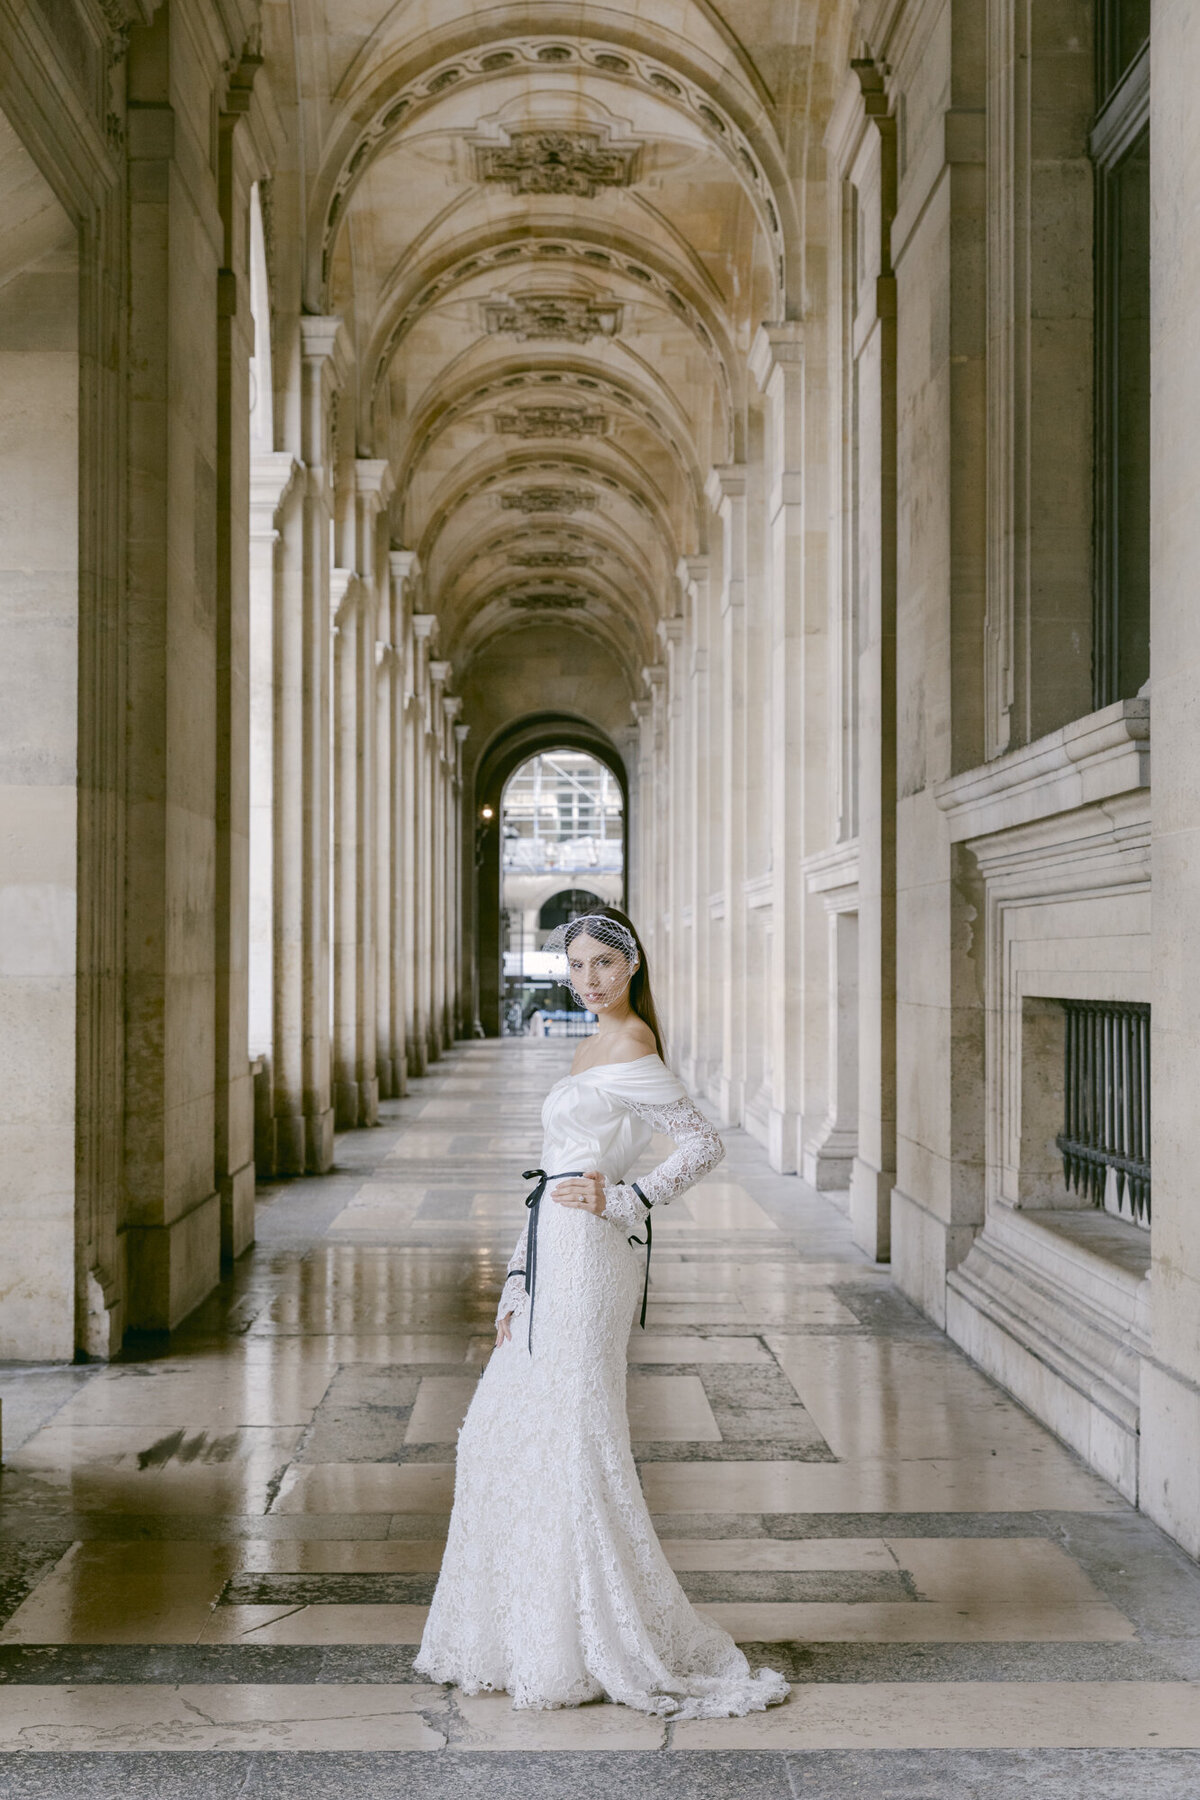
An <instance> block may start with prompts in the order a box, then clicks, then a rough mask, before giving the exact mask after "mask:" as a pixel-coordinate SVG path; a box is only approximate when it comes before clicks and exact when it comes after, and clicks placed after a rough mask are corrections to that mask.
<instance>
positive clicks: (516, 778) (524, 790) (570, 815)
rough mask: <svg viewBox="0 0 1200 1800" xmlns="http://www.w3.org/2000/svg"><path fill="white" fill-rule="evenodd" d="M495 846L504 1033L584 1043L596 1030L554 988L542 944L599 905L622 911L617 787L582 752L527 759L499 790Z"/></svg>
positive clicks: (569, 997)
mask: <svg viewBox="0 0 1200 1800" xmlns="http://www.w3.org/2000/svg"><path fill="white" fill-rule="evenodd" d="M500 837H501V868H500V883H501V893H500V907H501V946H502V947H501V956H502V958H503V970H502V990H503V1003H502V1021H503V1024H502V1028H503V1031H504V1034H505V1036H506V1037H515V1036H520V1035H526V1034H528V1035H534V1036H541V1037H584V1036H587V1035H588V1034H589V1033H590V1032H592V1031H594V1030H595V1026H596V1021H595V1019H594V1018H593V1017H592V1015H591V1014H590V1013H588V1012H584V1011H582V1010H581V1009H580V1007H579V1005H578V1003H577V1002H576V1000H575V998H574V995H573V994H572V993H571V991H570V989H569V988H566V987H563V986H562V985H560V984H559V983H557V982H556V981H555V979H554V976H553V973H552V971H551V968H550V960H549V958H548V957H545V956H544V955H543V954H542V945H543V944H544V943H545V941H546V938H547V937H548V936H549V934H550V932H551V931H553V930H554V929H555V927H556V926H558V925H565V924H566V923H567V921H568V920H570V919H573V918H577V917H578V916H579V915H580V914H581V913H586V912H588V911H589V910H591V908H593V907H595V906H597V905H609V906H623V905H624V895H625V854H624V841H625V820H624V800H623V797H622V793H621V786H620V783H619V782H618V780H617V778H616V776H615V775H614V774H613V772H612V770H611V769H610V768H609V767H608V766H607V764H605V763H603V762H601V761H600V759H599V758H598V757H595V756H591V755H589V754H588V752H587V751H584V750H569V749H563V750H548V751H543V752H542V753H541V754H539V755H537V756H531V757H530V758H529V760H528V761H527V762H524V763H522V764H521V765H520V767H519V768H517V769H514V771H513V773H512V774H511V775H510V776H509V779H508V781H507V782H506V784H505V787H504V796H503V799H502V801H501V808H500Z"/></svg>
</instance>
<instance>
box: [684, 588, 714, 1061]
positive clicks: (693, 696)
mask: <svg viewBox="0 0 1200 1800" xmlns="http://www.w3.org/2000/svg"><path fill="white" fill-rule="evenodd" d="M676 576H677V579H678V581H679V584H680V587H681V589H682V591H683V597H684V614H685V618H686V620H687V640H686V660H685V664H684V668H683V670H682V681H683V683H684V684H685V687H686V701H685V706H684V721H685V728H684V732H683V735H682V741H681V744H680V750H679V754H680V756H681V757H682V759H683V763H684V768H683V771H682V794H683V799H682V805H683V807H684V809H685V811H686V815H687V819H688V831H687V841H686V851H685V855H686V868H685V871H684V875H683V880H684V894H685V899H684V911H685V915H686V919H687V925H688V935H687V950H686V969H685V973H684V988H685V992H686V1000H685V1004H686V1008H687V1035H686V1043H687V1048H686V1052H685V1055H684V1058H683V1063H682V1069H681V1072H682V1074H683V1077H684V1080H685V1081H686V1082H687V1083H688V1085H689V1087H691V1088H692V1089H694V1090H695V1091H697V1092H704V1091H705V1089H706V1087H707V1083H708V1071H709V1068H710V1067H711V1065H712V1063H713V1061H714V1056H715V1045H714V1044H713V1042H712V1036H711V1032H712V1014H711V994H710V984H711V981H712V978H713V970H712V967H711V955H710V950H709V938H710V927H711V919H710V913H709V896H710V894H711V892H712V887H713V883H712V880H711V878H710V857H711V855H712V852H713V846H714V841H715V840H714V834H715V830H716V822H715V820H714V819H713V818H712V816H711V799H710V796H711V781H712V774H713V745H712V743H711V740H710V736H709V717H708V707H709V679H708V676H709V663H708V654H709V645H708V633H709V617H708V601H709V596H708V558H707V557H706V556H692V557H686V558H684V559H683V560H681V562H680V564H679V567H678V569H677V570H676Z"/></svg>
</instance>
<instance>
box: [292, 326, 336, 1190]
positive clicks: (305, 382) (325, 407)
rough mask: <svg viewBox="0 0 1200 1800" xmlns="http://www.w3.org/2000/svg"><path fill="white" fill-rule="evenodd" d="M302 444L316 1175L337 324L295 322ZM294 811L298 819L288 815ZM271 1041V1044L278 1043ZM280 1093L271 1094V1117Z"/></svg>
mask: <svg viewBox="0 0 1200 1800" xmlns="http://www.w3.org/2000/svg"><path fill="white" fill-rule="evenodd" d="M300 343H301V383H302V386H301V396H300V399H301V408H300V414H301V418H300V423H301V441H302V456H303V461H304V465H305V471H306V481H305V493H304V508H303V592H302V596H301V608H302V610H301V632H302V639H301V642H302V653H303V660H302V671H301V673H302V687H301V692H300V696H299V698H300V708H301V718H300V720H299V725H300V730H299V733H298V734H297V735H298V739H299V741H298V744H297V745H296V748H297V749H298V752H299V763H300V767H299V770H298V771H297V772H296V773H297V774H298V777H299V779H298V780H296V781H295V784H294V786H293V787H292V790H291V792H292V808H293V820H294V821H295V822H297V823H298V824H299V830H298V832H297V834H296V836H297V841H298V842H299V844H300V859H299V869H298V871H297V873H298V877H299V879H298V882H297V884H296V892H295V893H294V894H292V893H289V899H290V900H291V901H292V903H293V905H296V906H298V915H293V916H292V917H289V918H288V919H286V921H283V924H284V927H285V928H286V929H288V931H289V933H291V934H294V940H295V941H296V942H297V946H298V950H299V990H300V991H299V999H300V1014H301V1018H300V1024H301V1039H300V1044H301V1051H300V1066H301V1076H302V1096H301V1101H302V1111H303V1117H304V1153H305V1164H306V1167H307V1168H308V1170H309V1171H310V1172H311V1173H314V1174H322V1173H324V1171H325V1170H326V1169H328V1168H329V1167H330V1166H331V1165H332V1162H333V1105H332V1093H331V1057H330V1028H329V999H330V992H329V977H330V968H329V963H330V955H329V951H330V918H329V843H330V831H329V826H330V802H331V795H330V706H331V697H330V661H331V658H330V632H329V618H330V576H331V572H330V555H329V552H330V545H329V538H330V532H329V526H330V520H331V518H332V515H333V475H332V470H333V443H332V436H333V418H332V406H333V398H334V395H335V394H336V393H337V392H338V390H339V389H340V388H341V387H342V385H343V384H344V382H345V379H346V374H347V366H348V365H347V362H346V331H345V327H344V325H343V324H342V321H341V320H340V319H337V318H321V317H318V316H315V315H314V316H311V317H310V316H305V317H302V318H301V320H300ZM297 814H298V819H296V815H297ZM277 1041H278V1039H277ZM279 1105H280V1096H279V1095H278V1094H277V1097H276V1112H277V1115H278V1112H279Z"/></svg>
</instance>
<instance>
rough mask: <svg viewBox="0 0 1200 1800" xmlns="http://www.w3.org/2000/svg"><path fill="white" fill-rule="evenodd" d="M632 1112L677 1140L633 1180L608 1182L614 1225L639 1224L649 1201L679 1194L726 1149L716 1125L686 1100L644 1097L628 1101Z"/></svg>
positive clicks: (712, 1166) (609, 1215)
mask: <svg viewBox="0 0 1200 1800" xmlns="http://www.w3.org/2000/svg"><path fill="white" fill-rule="evenodd" d="M627 1105H628V1107H629V1110H630V1112H634V1113H636V1114H637V1116H638V1118H639V1119H644V1120H645V1122H646V1124H647V1125H649V1126H650V1127H651V1129H652V1130H654V1131H660V1132H662V1133H664V1134H665V1135H666V1136H667V1137H670V1138H674V1140H675V1146H676V1147H675V1154H674V1155H673V1156H668V1157H667V1159H666V1161H665V1162H661V1163H659V1165H658V1167H657V1169H652V1170H651V1172H650V1174H649V1175H643V1176H641V1177H640V1178H639V1179H638V1181H637V1183H636V1185H635V1184H634V1183H633V1182H624V1181H623V1182H612V1183H610V1184H608V1186H607V1187H606V1204H605V1208H604V1216H605V1218H606V1219H610V1220H611V1221H612V1223H613V1224H614V1225H623V1226H629V1227H636V1226H640V1225H641V1223H642V1220H643V1219H644V1218H645V1217H646V1213H647V1210H648V1209H649V1208H650V1207H652V1206H661V1205H662V1204H663V1203H664V1202H665V1201H667V1200H673V1199H674V1198H675V1196H676V1194H682V1193H683V1191H684V1189H685V1188H690V1187H693V1186H694V1185H695V1183H696V1182H697V1181H699V1180H700V1177H701V1176H702V1175H707V1174H708V1171H709V1170H710V1169H715V1168H716V1166H717V1164H718V1163H719V1162H720V1161H721V1158H722V1157H723V1156H724V1154H725V1146H724V1144H723V1143H722V1142H721V1139H720V1138H719V1136H718V1135H717V1132H716V1129H715V1127H714V1126H712V1125H710V1124H709V1122H708V1120H707V1119H706V1118H705V1117H704V1114H703V1113H702V1112H701V1111H700V1109H699V1108H698V1107H697V1106H696V1105H695V1104H694V1103H693V1102H692V1101H691V1100H688V1099H686V1098H685V1099H683V1100H672V1101H670V1102H669V1103H668V1104H666V1105H653V1104H648V1103H647V1102H645V1101H642V1100H632V1099H631V1100H629V1101H628V1102H627Z"/></svg>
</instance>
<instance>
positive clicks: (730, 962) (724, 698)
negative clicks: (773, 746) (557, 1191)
mask: <svg viewBox="0 0 1200 1800" xmlns="http://www.w3.org/2000/svg"><path fill="white" fill-rule="evenodd" d="M706 491H707V496H708V503H709V506H710V507H711V508H712V510H713V513H714V514H715V516H716V517H717V519H719V521H720V525H721V557H722V567H721V579H720V593H719V604H720V611H721V628H720V629H721V748H722V757H723V764H722V770H721V816H722V820H723V827H724V828H723V831H722V837H721V849H722V866H721V896H722V898H721V903H720V910H721V924H722V936H723V938H724V943H725V956H724V971H723V972H724V981H723V983H722V995H721V1071H720V1076H719V1079H718V1082H717V1094H716V1097H717V1100H718V1104H719V1106H720V1112H721V1118H722V1121H723V1122H724V1123H725V1124H727V1125H736V1124H740V1123H741V1119H742V1113H743V1107H744V1099H745V1020H746V992H745V976H746V896H745V891H744V883H745V879H746V863H745V808H746V781H745V777H746V618H745V605H746V470H745V467H744V466H743V465H742V464H728V465H725V466H723V467H720V468H714V469H713V471H712V473H711V474H710V476H709V479H708V486H707V490H706Z"/></svg>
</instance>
